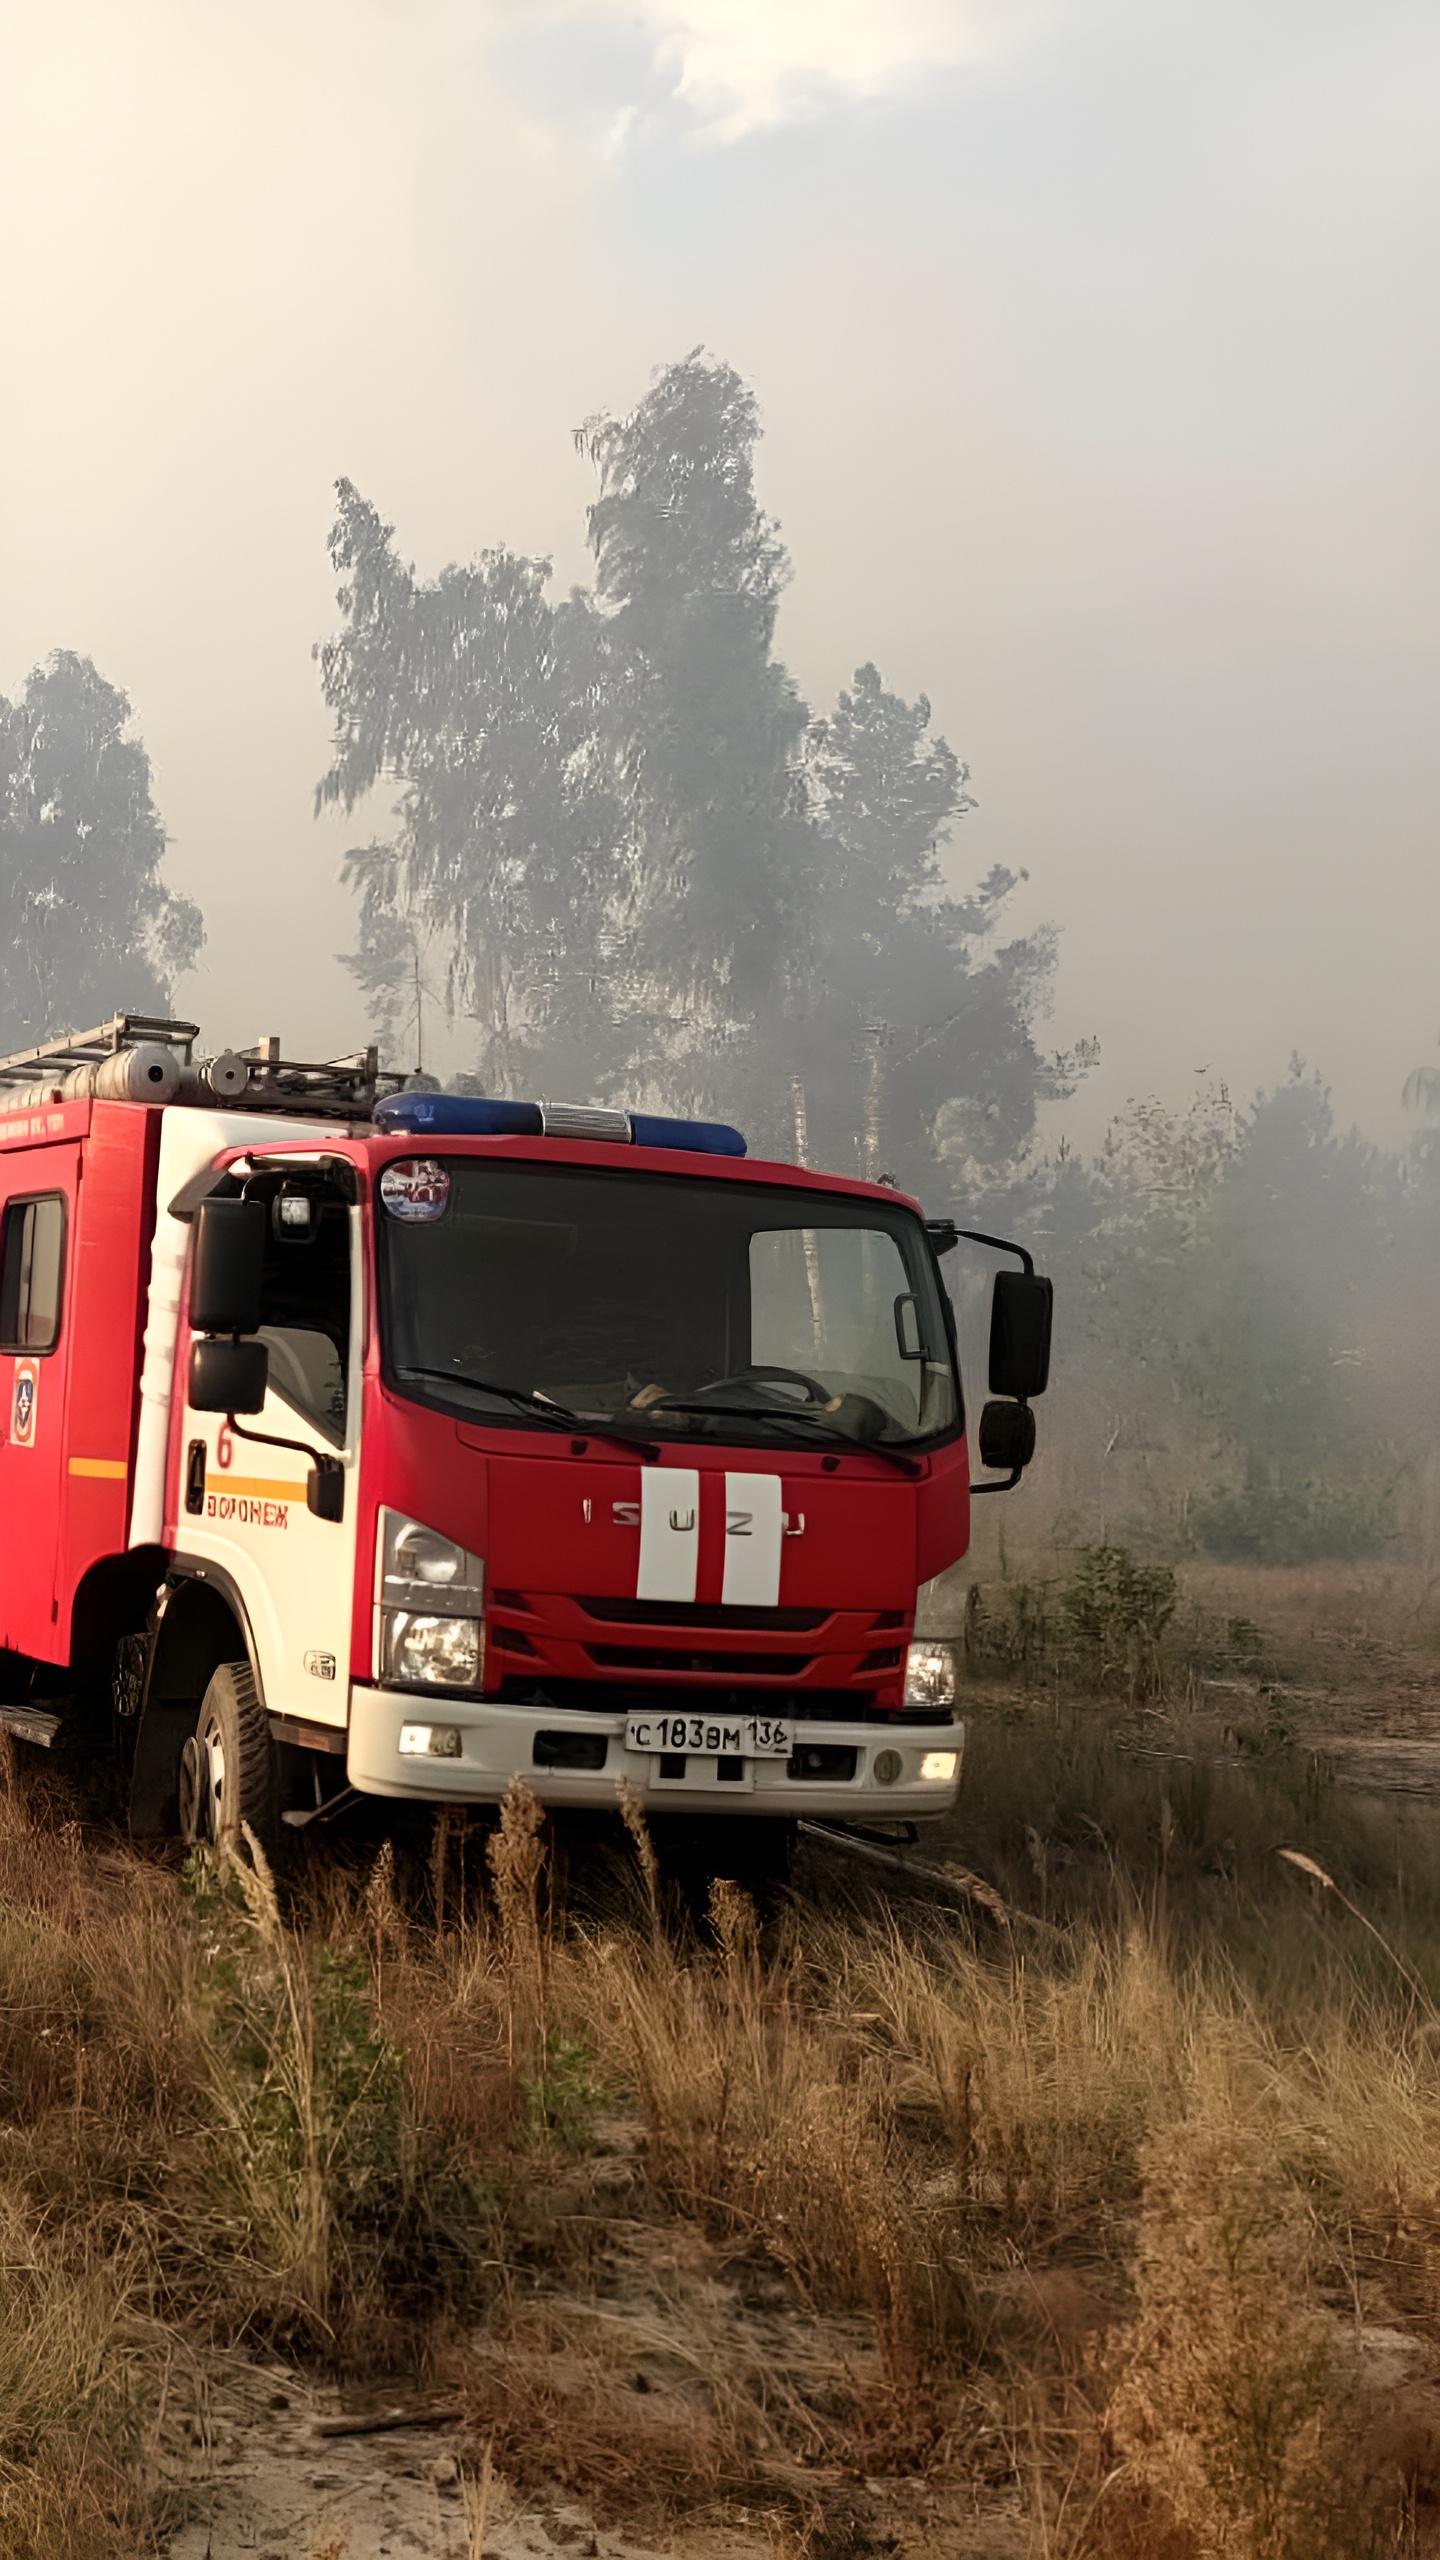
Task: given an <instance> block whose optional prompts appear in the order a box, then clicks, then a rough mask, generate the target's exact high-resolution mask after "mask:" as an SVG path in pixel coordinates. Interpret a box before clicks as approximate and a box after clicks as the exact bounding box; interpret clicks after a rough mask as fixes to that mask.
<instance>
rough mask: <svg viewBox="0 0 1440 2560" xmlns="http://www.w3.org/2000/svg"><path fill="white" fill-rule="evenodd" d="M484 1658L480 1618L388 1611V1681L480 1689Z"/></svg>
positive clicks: (385, 1657)
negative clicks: (433, 1616) (442, 1616)
mask: <svg viewBox="0 0 1440 2560" xmlns="http://www.w3.org/2000/svg"><path fill="white" fill-rule="evenodd" d="M484 1660H485V1647H484V1641H483V1638H482V1634H481V1628H480V1621H479V1619H478V1618H432V1617H428V1616H425V1617H422V1616H421V1614H420V1612H419V1611H418V1610H415V1609H387V1610H386V1612H385V1649H384V1674H383V1676H384V1677H385V1679H387V1680H404V1681H408V1682H417V1683H420V1684H422V1685H423V1686H424V1687H425V1688H427V1689H478V1688H479V1686H480V1672H481V1667H482V1665H483V1663H484ZM427 1748H428V1745H427Z"/></svg>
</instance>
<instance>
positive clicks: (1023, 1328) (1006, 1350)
mask: <svg viewBox="0 0 1440 2560" xmlns="http://www.w3.org/2000/svg"><path fill="white" fill-rule="evenodd" d="M1054 1306H1055V1286H1054V1282H1053V1281H1050V1280H1042V1279H1041V1277H1040V1275H1039V1273H1038V1272H1036V1271H997V1272H996V1274H995V1287H994V1295H993V1297H992V1298H991V1301H990V1392H991V1394H992V1395H993V1396H1020V1397H1022V1398H1023V1397H1029V1396H1042V1395H1043V1394H1044V1392H1045V1389H1046V1387H1047V1385H1048V1384H1049V1379H1050V1325H1051V1320H1052V1316H1053V1313H1054ZM987 1410H989V1408H988V1407H987ZM982 1427H983V1426H982ZM1020 1463H1021V1465H1022V1466H1023V1465H1024V1463H1025V1461H1024V1459H1023V1458H1022V1459H1021V1461H1020Z"/></svg>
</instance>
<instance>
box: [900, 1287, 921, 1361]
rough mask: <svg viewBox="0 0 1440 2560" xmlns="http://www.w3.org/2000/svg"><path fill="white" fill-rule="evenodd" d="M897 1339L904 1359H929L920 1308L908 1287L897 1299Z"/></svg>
mask: <svg viewBox="0 0 1440 2560" xmlns="http://www.w3.org/2000/svg"><path fill="white" fill-rule="evenodd" d="M895 1339H896V1341H897V1343H898V1344H899V1346H900V1357H901V1359H902V1360H928V1359H929V1357H930V1354H929V1351H928V1349H927V1348H926V1344H925V1340H924V1337H923V1336H922V1334H921V1331H920V1310H919V1308H918V1307H917V1306H916V1304H915V1300H914V1298H913V1296H912V1295H911V1293H910V1291H909V1290H908V1289H903V1290H902V1291H901V1293H900V1295H899V1297H898V1298H897V1299H896V1301H895Z"/></svg>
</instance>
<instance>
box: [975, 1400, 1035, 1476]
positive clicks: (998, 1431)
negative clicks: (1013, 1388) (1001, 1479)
mask: <svg viewBox="0 0 1440 2560" xmlns="http://www.w3.org/2000/svg"><path fill="white" fill-rule="evenodd" d="M977 1438H978V1442H979V1449H980V1464H981V1466H982V1467H1003V1468H1004V1470H1005V1472H1006V1474H1007V1475H1012V1476H1015V1475H1018V1474H1019V1473H1020V1470H1021V1468H1022V1467H1028V1466H1029V1464H1030V1461H1031V1459H1032V1458H1033V1457H1034V1455H1035V1416H1034V1414H1033V1413H1032V1412H1031V1410H1030V1407H1029V1406H1028V1404H998V1403H997V1404H987V1405H985V1406H983V1407H982V1409H981V1414H980V1429H979V1432H978V1434H977Z"/></svg>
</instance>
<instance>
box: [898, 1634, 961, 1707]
mask: <svg viewBox="0 0 1440 2560" xmlns="http://www.w3.org/2000/svg"><path fill="white" fill-rule="evenodd" d="M905 1704H906V1706H907V1707H953V1706H954V1704H955V1647H954V1646H953V1644H936V1643H934V1642H931V1643H928V1644H912V1645H911V1647H910V1650H909V1652H908V1653H907V1655H906V1657H905Z"/></svg>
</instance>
